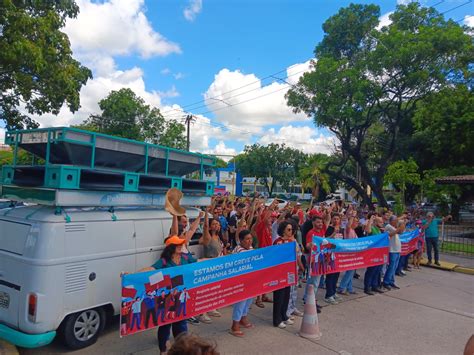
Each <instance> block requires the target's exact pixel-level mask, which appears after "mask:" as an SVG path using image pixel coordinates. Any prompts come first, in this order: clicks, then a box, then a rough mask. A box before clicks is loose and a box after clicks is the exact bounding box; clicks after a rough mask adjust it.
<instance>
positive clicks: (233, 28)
mask: <svg viewBox="0 0 474 355" xmlns="http://www.w3.org/2000/svg"><path fill="white" fill-rule="evenodd" d="M76 1H77V3H78V5H79V6H80V9H81V13H80V15H79V17H78V18H77V19H75V20H70V21H68V23H67V25H66V28H65V32H66V33H67V34H68V35H69V38H70V40H71V44H72V48H73V51H74V56H75V57H76V58H77V59H79V60H80V61H81V62H82V63H83V64H85V65H87V66H88V67H89V68H91V69H92V70H93V73H94V79H93V80H91V81H89V82H88V84H87V85H86V87H84V88H83V89H82V91H81V105H82V107H81V109H80V110H79V112H77V113H75V114H71V113H70V112H68V111H67V110H66V109H63V110H62V111H61V114H60V115H59V116H58V117H54V116H52V115H44V116H42V117H36V119H37V120H38V121H39V122H40V123H41V125H42V126H58V125H69V124H73V123H78V122H81V121H82V120H84V119H85V118H87V117H88V116H89V114H91V113H99V112H100V111H99V109H98V106H97V102H98V101H99V100H100V99H102V98H103V97H105V96H106V95H107V94H108V93H109V92H110V91H111V90H118V89H120V88H121V87H130V88H131V89H132V90H134V91H135V92H136V94H137V95H139V96H141V97H143V98H144V99H145V100H146V101H147V102H148V103H149V104H151V105H154V106H157V107H159V108H160V109H161V111H162V113H163V114H164V116H165V117H166V118H168V119H181V118H182V117H183V116H184V114H185V113H184V112H185V111H186V112H190V113H193V114H195V115H196V122H195V124H194V125H193V126H192V128H191V147H192V149H193V150H196V151H201V152H206V153H216V154H229V155H233V154H236V153H238V152H240V151H242V149H243V147H244V145H245V144H249V143H254V142H259V143H262V144H268V143H270V142H278V143H286V144H288V145H290V146H293V147H295V148H299V149H302V150H304V151H305V152H329V151H330V150H331V149H332V146H333V144H334V139H333V138H332V137H331V136H330V135H329V133H328V132H327V131H325V130H324V129H320V128H316V127H315V126H314V124H313V123H312V122H311V120H309V119H308V118H306V117H304V116H303V115H301V114H300V115H294V114H293V113H292V112H291V110H290V109H289V108H287V107H286V105H285V101H284V94H285V92H286V90H287V88H288V85H287V84H285V83H284V82H282V81H281V80H279V79H278V78H281V79H285V80H286V81H289V82H290V83H295V82H296V81H297V79H298V77H299V76H300V75H302V73H303V72H304V71H305V70H308V69H309V66H308V60H309V59H310V58H312V57H313V50H314V47H315V46H316V44H317V43H318V42H319V41H320V40H321V39H322V37H323V31H322V28H321V26H322V24H323V22H324V21H325V20H326V19H327V18H328V17H330V16H331V15H333V14H335V13H337V11H338V10H339V8H341V7H344V6H347V5H348V4H349V3H350V1H342V0H341V1H339V0H312V1H309V0H306V1H302V0H276V1H270V0H253V1H251V0H239V1H236V0H232V1H223V0H202V1H200V0H109V1H92V0H76ZM355 2H357V3H375V4H377V5H379V6H380V10H381V20H382V22H384V23H386V22H387V20H388V14H389V13H390V12H391V11H393V10H394V9H395V6H396V5H397V1H373V2H369V1H367V2H366V1H355ZM398 2H401V1H400V0H399V1H398ZM466 2H467V0H445V1H442V2H441V3H440V0H434V1H423V2H422V3H423V4H424V5H430V6H432V5H435V4H437V3H439V4H437V5H436V8H437V9H438V10H439V11H440V12H443V11H446V10H449V9H453V8H454V7H456V6H459V5H462V4H464V3H466ZM473 13H474V8H473V3H469V4H467V5H462V6H461V7H459V8H458V9H454V10H452V11H449V12H448V13H447V14H446V16H449V17H451V18H453V19H455V20H461V21H460V23H470V25H471V26H473V25H474V21H473V19H474V18H473V17H469V16H470V15H473ZM274 73H279V74H278V75H276V77H270V78H268V76H269V75H271V74H274ZM265 78H266V79H265ZM242 86H245V87H243V88H242ZM229 91H231V92H229ZM193 103H196V104H195V105H190V104H193Z"/></svg>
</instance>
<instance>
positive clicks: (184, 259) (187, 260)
mask: <svg viewBox="0 0 474 355" xmlns="http://www.w3.org/2000/svg"><path fill="white" fill-rule="evenodd" d="M195 262H196V259H194V258H193V257H192V256H191V255H190V254H181V264H180V265H186V264H191V263H195ZM173 266H179V265H176V264H175V263H174V262H173V261H172V260H169V261H168V260H164V259H158V260H157V261H156V262H155V263H154V264H153V265H152V267H153V268H155V269H164V268H167V267H173Z"/></svg>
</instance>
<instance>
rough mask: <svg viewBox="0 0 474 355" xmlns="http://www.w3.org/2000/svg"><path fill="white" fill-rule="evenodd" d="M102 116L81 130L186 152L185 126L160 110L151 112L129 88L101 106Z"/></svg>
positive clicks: (103, 101)
mask: <svg viewBox="0 0 474 355" xmlns="http://www.w3.org/2000/svg"><path fill="white" fill-rule="evenodd" d="M99 107H100V109H101V110H102V114H100V115H91V116H90V117H89V119H87V120H86V121H85V122H83V123H82V124H81V125H79V126H77V127H78V128H82V129H86V130H91V131H95V132H100V133H105V134H110V135H114V136H119V137H123V138H128V139H135V140H141V141H146V142H149V143H154V144H161V145H164V146H168V147H172V148H179V149H185V147H186V139H185V136H184V132H185V128H184V125H183V124H181V123H179V122H177V121H175V120H165V119H164V117H163V116H162V115H161V113H160V110H159V109H157V108H151V107H150V106H148V105H146V104H145V101H144V100H143V99H142V98H141V97H139V96H137V95H135V93H134V92H133V91H132V90H131V89H128V88H123V89H120V90H118V91H112V92H110V94H109V95H108V96H107V97H106V98H104V99H102V100H101V101H100V102H99Z"/></svg>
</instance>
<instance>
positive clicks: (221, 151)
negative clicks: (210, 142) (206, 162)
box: [204, 141, 237, 161]
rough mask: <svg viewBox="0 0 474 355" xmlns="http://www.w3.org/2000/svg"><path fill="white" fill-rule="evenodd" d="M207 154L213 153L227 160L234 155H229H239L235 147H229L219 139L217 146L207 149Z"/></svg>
mask: <svg viewBox="0 0 474 355" xmlns="http://www.w3.org/2000/svg"><path fill="white" fill-rule="evenodd" d="M204 153H205V154H213V155H217V156H219V155H220V157H221V159H223V160H225V161H229V160H230V159H232V157H230V156H228V155H232V156H235V155H237V150H236V149H234V148H228V147H227V146H226V144H225V142H224V141H219V143H217V144H216V146H215V147H214V148H212V149H207V150H205V151H204Z"/></svg>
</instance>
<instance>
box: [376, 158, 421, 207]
mask: <svg viewBox="0 0 474 355" xmlns="http://www.w3.org/2000/svg"><path fill="white" fill-rule="evenodd" d="M385 181H386V182H390V183H392V184H394V185H395V186H396V187H397V188H398V189H399V190H400V191H401V193H402V203H403V204H405V202H406V198H405V197H406V196H405V192H406V189H407V187H408V186H409V185H411V186H419V185H420V183H421V178H420V173H419V172H418V164H417V163H416V162H415V160H413V158H409V159H408V160H398V161H396V162H394V163H392V164H390V166H389V167H388V169H387V173H386V175H385Z"/></svg>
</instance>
